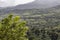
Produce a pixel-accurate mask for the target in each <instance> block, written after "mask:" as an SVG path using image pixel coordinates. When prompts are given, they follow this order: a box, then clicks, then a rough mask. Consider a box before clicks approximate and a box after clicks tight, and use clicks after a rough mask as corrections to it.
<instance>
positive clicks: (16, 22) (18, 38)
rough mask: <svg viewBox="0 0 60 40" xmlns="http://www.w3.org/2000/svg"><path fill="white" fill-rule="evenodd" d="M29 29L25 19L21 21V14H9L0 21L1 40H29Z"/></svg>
mask: <svg viewBox="0 0 60 40" xmlns="http://www.w3.org/2000/svg"><path fill="white" fill-rule="evenodd" d="M27 30H28V27H27V26H26V22H25V21H21V20H20V17H19V16H15V17H13V15H9V16H8V17H6V18H4V19H2V20H1V21H0V40H28V39H27V37H26V32H27Z"/></svg>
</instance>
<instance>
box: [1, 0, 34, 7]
mask: <svg viewBox="0 0 60 40" xmlns="http://www.w3.org/2000/svg"><path fill="white" fill-rule="evenodd" d="M33 1H34V0H0V7H8V6H16V5H19V4H26V3H29V2H33Z"/></svg>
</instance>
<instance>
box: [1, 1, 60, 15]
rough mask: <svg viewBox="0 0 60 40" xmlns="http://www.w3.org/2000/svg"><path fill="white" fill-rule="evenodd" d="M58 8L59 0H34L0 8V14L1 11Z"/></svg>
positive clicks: (59, 5)
mask: <svg viewBox="0 0 60 40" xmlns="http://www.w3.org/2000/svg"><path fill="white" fill-rule="evenodd" d="M52 8H53V9H60V1H56V0H55V1H54V0H48V1H47V0H35V1H34V2H31V3H28V4H23V5H17V6H13V7H6V8H0V14H1V13H9V12H13V11H14V12H16V11H17V12H20V11H21V10H24V9H48V10H49V9H52Z"/></svg>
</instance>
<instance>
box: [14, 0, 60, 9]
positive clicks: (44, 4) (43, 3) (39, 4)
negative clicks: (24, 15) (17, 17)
mask: <svg viewBox="0 0 60 40" xmlns="http://www.w3.org/2000/svg"><path fill="white" fill-rule="evenodd" d="M56 5H60V1H59V0H35V1H34V2H31V3H28V4H23V5H17V6H16V7H14V8H15V9H32V8H36V9H40V8H50V7H54V6H56Z"/></svg>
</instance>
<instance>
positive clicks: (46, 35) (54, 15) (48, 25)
mask: <svg viewBox="0 0 60 40" xmlns="http://www.w3.org/2000/svg"><path fill="white" fill-rule="evenodd" d="M3 11H4V10H3ZM11 12H13V13H14V15H20V16H21V19H23V20H25V21H27V24H26V25H27V26H28V27H29V30H28V32H27V37H28V39H29V40H60V7H58V8H50V9H25V10H20V9H15V10H8V11H6V10H5V11H4V12H2V10H1V11H0V13H1V16H3V15H4V14H5V13H6V14H7V13H11ZM3 17H4V16H3ZM53 34H54V35H53ZM52 35H53V36H52Z"/></svg>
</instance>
